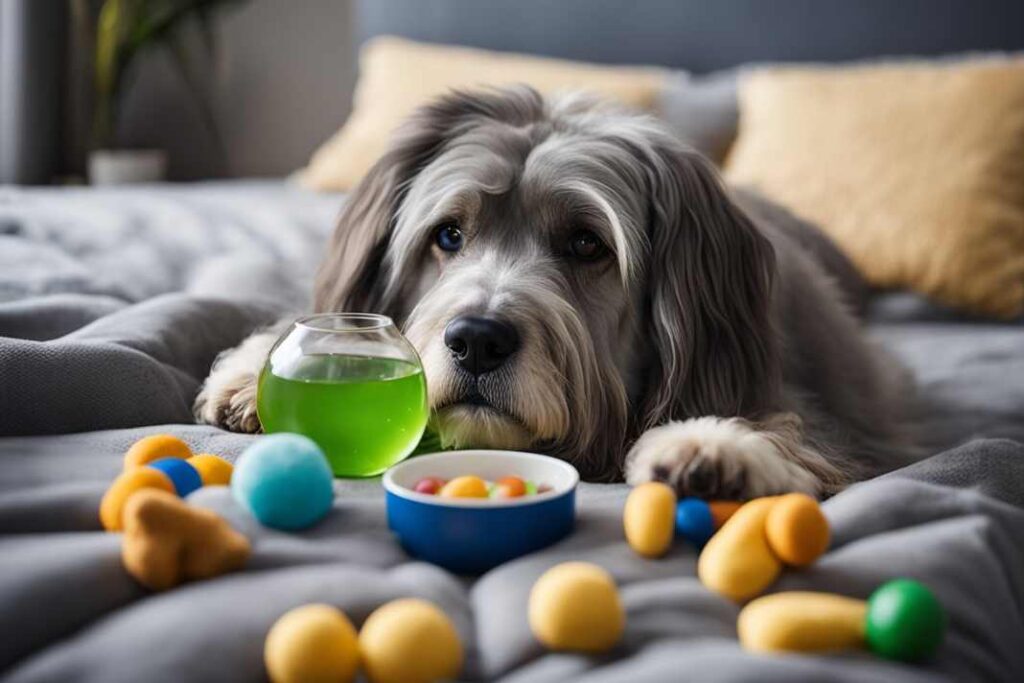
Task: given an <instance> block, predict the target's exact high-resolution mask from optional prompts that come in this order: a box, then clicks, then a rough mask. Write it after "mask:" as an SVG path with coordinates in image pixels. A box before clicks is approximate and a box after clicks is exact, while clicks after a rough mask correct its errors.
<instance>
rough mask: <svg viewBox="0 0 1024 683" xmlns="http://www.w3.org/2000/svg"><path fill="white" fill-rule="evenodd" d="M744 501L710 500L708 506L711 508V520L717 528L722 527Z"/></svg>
mask: <svg viewBox="0 0 1024 683" xmlns="http://www.w3.org/2000/svg"><path fill="white" fill-rule="evenodd" d="M741 505H743V503H741V502H739V501H736V500H712V501H708V508H709V509H710V510H711V520H712V521H713V522H714V525H715V529H721V528H722V525H723V524H725V523H726V522H728V521H729V518H730V517H732V516H733V515H734V514H735V513H736V511H737V510H739V509H740V506H741Z"/></svg>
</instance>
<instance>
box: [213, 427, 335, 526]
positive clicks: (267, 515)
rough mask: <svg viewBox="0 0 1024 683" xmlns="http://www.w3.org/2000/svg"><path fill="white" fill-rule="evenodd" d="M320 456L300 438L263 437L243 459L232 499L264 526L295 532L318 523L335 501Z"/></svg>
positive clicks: (237, 468) (327, 468) (329, 476)
mask: <svg viewBox="0 0 1024 683" xmlns="http://www.w3.org/2000/svg"><path fill="white" fill-rule="evenodd" d="M333 481H334V477H333V475H332V474H331V468H330V466H329V465H328V464H327V458H326V457H325V456H324V452H323V451H322V450H320V447H319V446H317V445H316V443H315V442H314V441H313V440H312V439H309V438H307V437H305V436H301V435H299V434H271V435H269V436H264V437H261V438H260V439H259V440H257V441H256V443H254V444H253V445H251V446H249V447H248V448H246V449H245V451H244V452H243V453H242V455H241V457H240V458H239V459H238V462H237V463H235V472H234V474H233V475H232V476H231V493H232V495H233V496H234V497H235V500H237V501H238V502H239V503H240V504H241V505H242V506H243V507H245V508H246V509H247V510H249V512H250V513H252V516H253V517H255V518H256V519H258V520H259V522H260V524H263V525H264V526H269V527H273V528H275V529H284V530H286V531H294V530H297V529H305V528H306V527H308V526H311V525H313V524H315V523H316V522H318V521H320V519H321V518H323V516H324V515H326V514H327V512H328V511H329V510H330V509H331V503H332V502H333V501H334V486H333Z"/></svg>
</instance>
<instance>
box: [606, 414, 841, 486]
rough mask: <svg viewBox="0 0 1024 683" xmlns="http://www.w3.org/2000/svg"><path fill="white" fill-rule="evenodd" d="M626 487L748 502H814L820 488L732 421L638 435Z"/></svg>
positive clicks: (764, 435) (767, 438)
mask: <svg viewBox="0 0 1024 683" xmlns="http://www.w3.org/2000/svg"><path fill="white" fill-rule="evenodd" d="M625 470H626V481H627V482H628V483H630V484H632V485H636V484H640V483H643V482H645V481H664V482H666V483H667V484H669V485H671V486H672V487H673V488H674V489H675V490H676V492H677V494H678V495H680V496H699V497H701V498H707V499H713V498H720V499H728V500H748V499H750V498H756V497H758V496H767V495H772V494H776V493H788V492H794V491H799V492H803V493H808V494H811V495H814V496H817V495H820V494H821V493H822V488H823V487H822V483H821V482H820V481H819V479H818V477H816V476H815V475H814V474H813V473H811V472H809V471H808V470H807V469H806V468H804V467H803V466H801V464H800V463H798V462H795V461H794V460H793V459H791V458H788V457H786V454H785V453H784V452H783V451H782V450H781V448H780V447H779V444H778V443H777V438H773V435H772V434H770V433H768V432H763V431H759V430H757V429H756V428H755V427H753V426H752V425H751V424H750V423H749V422H746V421H745V420H740V419H736V418H717V417H701V418H695V419H692V420H686V421H685V422H670V423H668V424H666V425H663V426H660V427H654V428H653V429H649V430H647V431H646V432H644V433H643V435H641V437H640V438H639V439H638V440H637V442H636V443H635V444H634V445H633V448H632V449H630V451H629V454H628V455H627V456H626V467H625Z"/></svg>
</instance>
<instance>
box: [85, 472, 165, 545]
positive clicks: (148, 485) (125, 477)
mask: <svg viewBox="0 0 1024 683" xmlns="http://www.w3.org/2000/svg"><path fill="white" fill-rule="evenodd" d="M142 489H160V490H162V491H166V492H167V493H171V494H174V495H178V494H177V492H176V491H175V490H174V482H172V481H171V478H170V477H168V476H167V475H166V474H164V473H163V472H161V471H160V470H158V469H156V468H153V467H136V468H133V469H130V470H128V471H127V472H122V473H121V475H120V476H119V477H118V478H117V479H115V480H114V483H113V484H111V485H110V488H109V489H107V492H106V494H104V496H103V500H101V501H100V522H101V523H102V524H103V528H104V529H106V530H107V531H121V530H122V529H124V524H123V520H122V519H121V513H122V511H123V510H124V504H125V502H127V500H128V498H129V496H131V495H132V494H133V493H135V492H136V491H141V490H142Z"/></svg>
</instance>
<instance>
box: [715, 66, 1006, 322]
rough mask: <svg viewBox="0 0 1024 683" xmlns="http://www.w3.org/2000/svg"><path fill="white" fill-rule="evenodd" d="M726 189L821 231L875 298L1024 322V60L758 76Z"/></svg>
mask: <svg viewBox="0 0 1024 683" xmlns="http://www.w3.org/2000/svg"><path fill="white" fill-rule="evenodd" d="M726 175H727V177H728V178H729V179H730V180H731V181H734V182H738V183H746V184H750V185H753V186H755V187H757V188H759V189H760V190H761V191H762V192H764V193H765V194H767V195H768V196H769V197H771V198H774V199H775V200H776V201H778V202H780V203H781V204H783V205H785V206H787V207H789V208H790V209H792V210H793V211H794V212H795V213H797V214H799V215H801V216H804V217H805V218H808V219H810V220H812V221H814V222H816V223H818V224H819V225H820V226H822V227H823V228H824V230H825V231H826V232H827V233H828V234H829V235H831V236H832V237H833V238H834V239H835V240H836V242H837V243H838V244H839V246H840V247H841V248H842V249H843V250H844V251H845V252H846V253H847V255H849V256H850V258H851V259H852V260H853V261H854V263H855V264H856V265H857V266H858V267H859V268H860V269H861V271H862V272H863V273H864V274H865V275H866V277H867V278H868V280H869V281H870V282H871V283H872V284H874V285H876V286H879V287H883V288H910V289H914V290H917V291H919V292H921V293H924V294H926V295H929V296H931V297H933V298H934V299H936V300H938V301H941V302H944V303H946V304H948V305H951V306H956V307H960V308H963V309H966V310H969V311H973V312H976V313H981V314H988V315H993V316H998V317H1004V318H1010V317H1014V316H1018V315H1020V314H1021V313H1022V312H1024V59H1021V58H1005V59H985V60H973V61H960V62H955V63H948V64H935V63H932V64H929V63H926V62H903V63H889V64H882V65H874V66H857V67H847V68H838V67H832V68H829V67H820V68H810V67H806V68H776V69H766V70H763V71H758V72H754V73H752V74H750V75H748V76H747V77H746V78H745V79H744V80H743V82H742V83H741V85H740V132H739V137H738V139H737V141H736V143H735V145H734V146H733V148H732V151H731V152H730V156H729V158H728V160H727V161H726Z"/></svg>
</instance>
